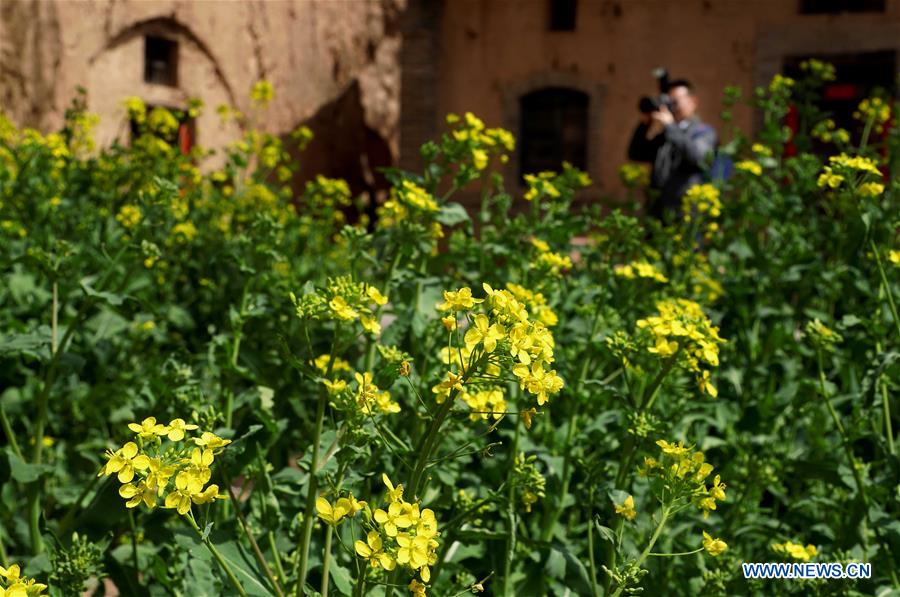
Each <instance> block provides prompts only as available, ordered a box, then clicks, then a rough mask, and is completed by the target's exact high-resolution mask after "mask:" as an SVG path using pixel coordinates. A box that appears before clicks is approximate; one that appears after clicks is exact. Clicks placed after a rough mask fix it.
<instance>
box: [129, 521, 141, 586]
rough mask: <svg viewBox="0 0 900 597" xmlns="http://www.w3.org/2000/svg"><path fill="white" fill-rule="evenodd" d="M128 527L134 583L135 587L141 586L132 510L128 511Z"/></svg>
mask: <svg viewBox="0 0 900 597" xmlns="http://www.w3.org/2000/svg"><path fill="white" fill-rule="evenodd" d="M128 525H129V527H131V565H132V566H133V567H134V582H135V583H136V584H137V586H141V577H140V570H141V567H140V565H139V564H138V548H137V529H136V528H135V526H134V511H133V510H128Z"/></svg>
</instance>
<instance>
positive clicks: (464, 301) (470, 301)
mask: <svg viewBox="0 0 900 597" xmlns="http://www.w3.org/2000/svg"><path fill="white" fill-rule="evenodd" d="M483 301H484V299H477V298H474V297H473V296H472V289H471V288H469V287H464V288H460V289H459V290H445V291H444V302H443V303H439V304H438V305H437V308H438V310H440V311H465V310H467V309H471V308H472V307H474V306H475V305H477V304H478V303H481V302H483Z"/></svg>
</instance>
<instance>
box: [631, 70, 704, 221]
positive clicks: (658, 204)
mask: <svg viewBox="0 0 900 597" xmlns="http://www.w3.org/2000/svg"><path fill="white" fill-rule="evenodd" d="M657 78H658V79H659V83H660V91H661V92H662V93H661V94H660V96H659V97H658V98H648V97H645V98H642V99H641V102H640V105H639V107H640V110H641V113H642V116H641V122H640V124H638V126H637V128H636V129H635V131H634V135H633V136H632V138H631V143H630V145H629V146H628V159H630V160H634V161H638V162H649V163H651V164H653V171H652V174H651V176H650V188H651V189H652V190H651V197H650V205H649V206H648V209H647V211H648V213H649V214H651V215H652V216H654V217H656V218H658V219H660V220H664V219H671V218H672V217H673V216H675V217H677V215H678V212H679V211H680V209H681V197H682V196H683V195H684V193H685V191H687V190H688V188H690V187H692V186H693V185H695V184H700V183H702V182H703V176H704V172H706V171H707V169H708V168H709V166H710V164H711V161H712V154H713V153H714V152H715V149H716V143H717V137H716V131H715V129H714V128H713V127H711V126H710V125H708V124H706V123H705V122H703V121H701V120H700V118H699V117H698V116H697V98H696V96H695V95H694V89H693V87H692V85H691V84H690V82H688V81H687V80H685V79H678V80H675V81H671V82H670V81H668V76H667V75H666V73H665V71H662V72H661V73H660V74H657Z"/></svg>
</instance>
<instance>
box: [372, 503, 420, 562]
mask: <svg viewBox="0 0 900 597" xmlns="http://www.w3.org/2000/svg"><path fill="white" fill-rule="evenodd" d="M411 508H412V507H411V506H410V505H409V504H407V503H405V502H391V505H390V506H388V509H387V511H386V512H385V511H384V510H382V509H381V508H379V509H377V510H375V514H374V518H375V522H377V523H378V524H380V525H381V526H382V528H383V529H384V532H385V533H386V534H387V536H388V537H396V536H397V532H398V530H397V529H405V528H408V527H410V526H412V524H413V519H412V516H410V515H411V514H412V511H411ZM397 561H398V562H400V563H401V564H405V563H406V562H404V561H403V560H401V559H399V558H398V559H397ZM407 561H408V560H407Z"/></svg>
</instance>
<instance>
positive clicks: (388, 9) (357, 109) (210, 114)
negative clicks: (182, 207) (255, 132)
mask: <svg viewBox="0 0 900 597" xmlns="http://www.w3.org/2000/svg"><path fill="white" fill-rule="evenodd" d="M404 8H405V0H346V1H345V0H278V1H259V0H256V1H253V0H243V1H241V2H232V1H227V0H206V1H203V2H199V1H191V0H95V1H79V0H2V2H0V101H2V107H3V110H4V111H5V112H7V113H8V114H10V115H11V117H12V118H13V120H14V121H15V122H16V123H17V124H19V125H21V126H32V127H36V128H38V129H41V130H53V129H55V128H58V127H59V126H60V124H61V122H62V118H63V113H64V110H65V108H66V106H67V105H68V104H69V102H70V101H71V99H72V97H73V96H74V95H75V90H76V88H77V86H79V85H81V86H84V87H85V88H86V90H87V101H88V108H89V109H90V110H91V111H92V112H95V113H97V114H99V115H100V116H101V119H102V120H101V123H102V124H101V125H100V127H99V129H98V131H97V133H98V138H99V140H100V141H102V142H109V141H111V140H112V139H114V138H117V137H118V138H120V139H127V134H128V123H127V122H126V121H125V112H124V110H123V108H122V104H121V101H122V99H123V98H124V97H126V96H131V95H136V96H140V97H142V98H143V99H144V100H145V101H146V102H148V103H151V104H161V105H166V106H174V107H183V106H184V105H185V103H186V101H187V99H188V98H190V97H199V98H201V99H203V100H204V102H205V104H206V110H205V113H204V115H203V116H201V117H200V118H199V119H198V121H197V123H196V131H197V141H198V142H199V143H200V144H201V145H203V146H205V147H210V148H219V147H221V146H222V145H224V144H225V143H226V142H227V141H229V140H232V139H233V138H234V134H235V133H236V132H237V131H236V130H233V129H230V128H228V127H223V126H222V125H221V124H220V122H219V118H218V116H217V115H216V113H215V107H216V106H217V105H218V104H221V103H227V104H230V105H233V106H235V107H237V108H238V109H240V110H242V111H244V112H245V113H248V114H249V113H251V112H252V110H251V105H250V100H249V90H250V87H251V86H252V85H253V83H254V82H256V81H257V80H259V79H263V78H264V79H267V80H269V81H271V82H272V83H273V84H274V86H275V99H274V101H273V102H272V103H271V105H270V107H269V109H268V110H267V112H266V113H265V115H264V117H260V118H259V123H260V126H261V128H262V129H264V130H266V131H269V132H273V133H286V132H288V131H290V130H292V129H294V128H295V127H296V126H297V125H298V124H301V123H306V122H310V123H311V124H312V126H313V128H314V132H315V133H317V135H318V137H319V139H317V141H316V142H314V143H313V145H312V146H311V147H310V150H309V151H310V152H311V153H310V155H309V156H308V158H309V161H310V162H315V163H318V164H319V165H320V166H322V168H323V169H325V170H329V171H333V172H334V173H335V174H337V172H338V171H344V175H345V176H348V177H351V178H353V177H355V178H358V179H361V180H362V179H367V178H371V177H372V175H371V172H362V171H359V172H356V171H355V170H354V169H365V168H370V167H371V166H370V163H371V162H373V161H374V162H377V163H379V164H380V165H384V164H383V162H385V160H387V162H388V163H392V162H394V161H396V158H397V155H398V152H399V146H398V139H399V133H398V121H399V105H400V96H399V94H400V70H399V49H400V18H401V15H402V13H403V10H404ZM147 35H155V36H162V37H165V38H168V39H172V40H175V41H177V42H178V48H179V50H178V51H179V59H178V84H177V86H175V87H170V86H167V85H159V84H149V83H146V82H145V81H144V66H143V64H144V60H143V57H144V39H145V36H147ZM327 105H332V106H336V107H337V109H338V110H339V111H338V112H335V111H334V110H332V112H331V113H330V114H331V116H330V118H331V121H332V122H334V121H336V120H341V121H342V122H344V123H345V124H346V125H347V126H350V127H355V129H353V130H352V131H349V133H348V131H347V130H344V133H345V134H344V135H343V136H342V137H340V138H332V139H325V138H323V137H327V136H328V135H332V134H333V132H332V131H331V130H330V127H329V126H326V125H327V124H329V123H325V122H323V121H322V119H321V117H319V118H317V114H320V112H321V110H322V108H323V106H327ZM231 126H234V125H231ZM361 138H362V139H370V143H369V145H372V146H375V147H376V150H375V151H376V153H377V155H376V156H375V157H374V158H371V157H370V156H367V155H364V150H365V147H366V145H365V144H360V143H359V141H358V139H361ZM344 145H348V147H344ZM335 146H340V147H338V149H339V151H336V152H334V156H337V157H334V156H332V155H313V154H315V152H316V151H330V150H333V149H334V148H335ZM385 156H386V157H385ZM333 160H342V162H341V163H339V164H335V163H331V161H333ZM346 162H349V163H346Z"/></svg>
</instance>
